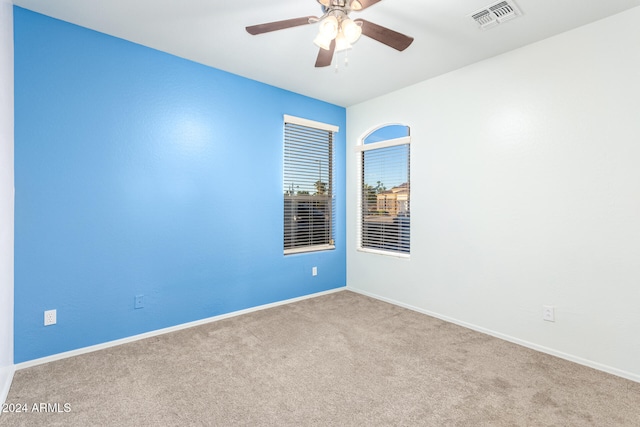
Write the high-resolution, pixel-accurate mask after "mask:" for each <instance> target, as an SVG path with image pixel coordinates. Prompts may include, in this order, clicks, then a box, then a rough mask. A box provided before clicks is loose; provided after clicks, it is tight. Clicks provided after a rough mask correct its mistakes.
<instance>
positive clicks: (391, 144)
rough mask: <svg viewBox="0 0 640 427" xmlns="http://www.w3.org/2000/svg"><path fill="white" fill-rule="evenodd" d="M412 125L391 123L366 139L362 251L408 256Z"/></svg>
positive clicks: (362, 152) (363, 149)
mask: <svg viewBox="0 0 640 427" xmlns="http://www.w3.org/2000/svg"><path fill="white" fill-rule="evenodd" d="M410 143H411V138H410V136H409V128H408V127H407V126H400V125H390V126H385V127H383V128H380V129H378V130H376V131H374V132H372V133H370V134H369V135H367V136H366V137H365V138H364V139H363V144H362V145H360V146H358V151H360V156H361V157H360V161H361V172H362V175H361V179H360V186H361V187H360V194H361V196H360V234H359V237H360V239H359V240H360V242H359V247H360V249H361V250H366V251H373V252H384V253H393V254H396V255H401V256H402V255H408V254H409V252H410V248H411V246H410V230H411V209H410V206H411V205H410V202H411V198H410V194H411V184H410V179H409V176H410V174H409V163H410V162H409V159H410V157H409V156H410Z"/></svg>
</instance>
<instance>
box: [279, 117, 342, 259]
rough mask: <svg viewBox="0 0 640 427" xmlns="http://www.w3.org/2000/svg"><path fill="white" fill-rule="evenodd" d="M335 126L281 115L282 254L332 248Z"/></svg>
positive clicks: (336, 129)
mask: <svg viewBox="0 0 640 427" xmlns="http://www.w3.org/2000/svg"><path fill="white" fill-rule="evenodd" d="M337 131H338V127H337V126H332V125H327V124H324V123H319V122H314V121H311V120H306V119H301V118H298V117H292V116H285V117H284V253H285V255H287V254H293V253H300V252H311V251H319V250H326V249H334V247H335V246H334V240H333V237H334V235H333V228H334V227H333V224H334V203H333V200H334V197H333V134H334V132H337Z"/></svg>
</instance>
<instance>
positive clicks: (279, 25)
mask: <svg viewBox="0 0 640 427" xmlns="http://www.w3.org/2000/svg"><path fill="white" fill-rule="evenodd" d="M315 19H318V18H316V17H315V16H303V17H302V18H293V19H285V20H284V21H275V22H267V23H266V24H258V25H251V26H249V27H246V30H247V32H248V33H249V34H252V35H254V36H255V35H257V34H263V33H269V32H271V31H278V30H284V29H286V28H291V27H299V26H300V25H307V24H310V23H311V22H313V20H315ZM310 20H311V21H310Z"/></svg>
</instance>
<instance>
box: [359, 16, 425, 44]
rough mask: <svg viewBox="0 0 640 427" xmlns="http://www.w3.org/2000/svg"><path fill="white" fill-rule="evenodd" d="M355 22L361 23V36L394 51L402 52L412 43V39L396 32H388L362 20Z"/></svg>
mask: <svg viewBox="0 0 640 427" xmlns="http://www.w3.org/2000/svg"><path fill="white" fill-rule="evenodd" d="M355 22H361V23H362V34H363V35H365V36H367V37H371V38H372V39H374V40H376V41H379V42H380V43H383V44H386V45H387V46H389V47H392V48H394V49H396V50H399V51H403V50H405V49H406V48H408V47H409V45H410V44H411V43H413V37H409V36H406V35H404V34H402V33H399V32H397V31H393V30H390V29H389V28H385V27H383V26H381V25H378V24H374V23H373V22H369V21H365V20H364V19H356V20H355Z"/></svg>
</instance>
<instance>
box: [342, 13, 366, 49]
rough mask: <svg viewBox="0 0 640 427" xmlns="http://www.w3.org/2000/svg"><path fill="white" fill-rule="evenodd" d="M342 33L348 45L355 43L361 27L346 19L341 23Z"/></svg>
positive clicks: (360, 32)
mask: <svg viewBox="0 0 640 427" xmlns="http://www.w3.org/2000/svg"><path fill="white" fill-rule="evenodd" d="M341 26H342V33H343V34H344V37H345V38H346V39H347V41H348V42H349V43H355V42H357V41H358V39H359V38H360V35H361V34H362V27H360V25H358V24H356V23H355V22H353V21H352V20H351V19H349V18H347V19H345V20H343V21H342V25H341Z"/></svg>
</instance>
